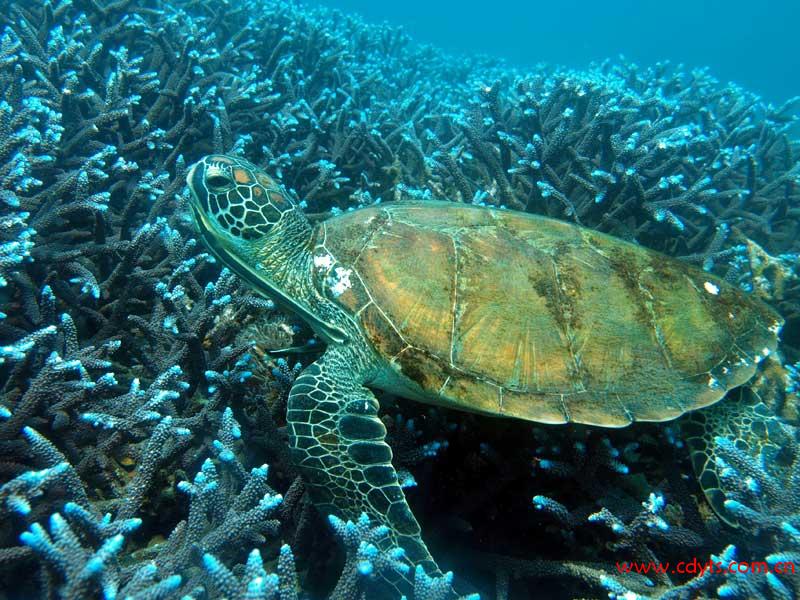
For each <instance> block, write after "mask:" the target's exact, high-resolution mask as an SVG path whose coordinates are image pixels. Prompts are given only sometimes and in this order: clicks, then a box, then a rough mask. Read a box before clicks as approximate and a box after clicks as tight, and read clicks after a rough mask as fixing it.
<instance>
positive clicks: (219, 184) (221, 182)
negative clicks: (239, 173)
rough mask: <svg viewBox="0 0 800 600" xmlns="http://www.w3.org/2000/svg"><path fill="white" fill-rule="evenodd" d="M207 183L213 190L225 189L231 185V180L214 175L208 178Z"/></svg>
mask: <svg viewBox="0 0 800 600" xmlns="http://www.w3.org/2000/svg"><path fill="white" fill-rule="evenodd" d="M206 183H207V184H208V185H209V186H211V187H212V188H224V187H228V186H229V185H230V184H231V180H230V179H228V178H227V177H224V176H222V175H212V176H211V177H207V178H206Z"/></svg>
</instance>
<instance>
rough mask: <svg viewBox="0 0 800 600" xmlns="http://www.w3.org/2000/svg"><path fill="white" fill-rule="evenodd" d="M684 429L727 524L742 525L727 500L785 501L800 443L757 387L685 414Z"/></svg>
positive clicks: (706, 488) (693, 456)
mask: <svg viewBox="0 0 800 600" xmlns="http://www.w3.org/2000/svg"><path fill="white" fill-rule="evenodd" d="M680 427H681V431H682V433H683V436H684V438H685V440H686V443H687V445H688V447H689V454H690V457H691V460H692V466H693V467H694V471H695V474H696V475H697V480H698V482H699V483H700V487H702V488H703V492H704V493H705V495H706V498H707V499H708V502H709V504H710V505H711V507H712V508H713V509H714V511H715V512H716V513H717V515H718V516H719V517H720V518H721V519H722V520H723V521H724V522H725V523H727V524H728V525H730V526H732V527H738V526H739V525H740V524H741V523H740V521H741V519H740V518H739V517H737V516H736V515H735V514H733V512H732V511H731V510H730V509H729V508H728V507H726V506H725V502H726V500H734V499H735V498H740V497H742V496H743V495H748V494H749V495H753V494H755V495H757V496H758V497H759V498H762V499H763V501H764V503H765V504H766V505H769V506H777V505H779V504H780V495H781V494H782V493H783V492H782V490H783V489H785V486H784V484H786V483H788V481H787V479H788V477H790V472H791V469H790V467H791V465H792V463H793V462H794V461H795V459H796V458H797V456H796V455H797V444H796V441H795V436H794V433H793V432H792V428H791V427H790V426H788V425H786V424H784V423H783V421H782V420H781V419H780V417H779V416H778V415H776V414H775V412H774V411H773V410H772V408H770V407H769V406H768V405H767V404H766V403H764V402H763V401H762V399H761V397H760V396H759V395H758V393H756V392H755V390H753V389H752V388H750V387H749V386H743V387H740V388H737V389H736V390H735V391H733V392H732V393H731V395H730V397H729V398H727V399H726V401H725V402H720V403H718V404H715V405H714V406H711V407H708V408H706V409H703V410H700V411H694V412H692V413H689V414H688V415H686V416H685V417H683V419H681V421H680ZM726 470H727V472H726ZM734 474H735V476H734ZM754 485H758V489H757V490H754V489H745V488H747V487H748V486H750V488H752V486H754Z"/></svg>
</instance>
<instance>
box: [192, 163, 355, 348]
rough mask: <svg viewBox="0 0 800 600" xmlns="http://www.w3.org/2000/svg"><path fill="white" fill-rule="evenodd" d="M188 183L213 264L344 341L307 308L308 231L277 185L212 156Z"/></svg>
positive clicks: (260, 174)
mask: <svg viewBox="0 0 800 600" xmlns="http://www.w3.org/2000/svg"><path fill="white" fill-rule="evenodd" d="M186 183H187V184H188V186H189V191H190V192H191V193H190V201H189V204H190V205H191V209H192V213H193V215H194V218H195V222H196V225H197V228H198V230H199V232H200V237H201V238H202V240H203V241H204V242H205V243H206V245H207V246H208V247H209V248H210V249H211V251H212V252H213V253H214V254H215V255H216V256H217V258H219V259H220V260H221V261H222V262H223V263H224V264H225V265H227V266H228V267H229V268H230V269H231V270H232V271H233V272H235V273H236V274H237V275H239V276H240V277H241V278H242V279H244V280H245V281H246V282H247V283H249V284H250V285H251V286H252V287H253V288H254V289H256V290H257V291H259V292H261V293H263V294H266V295H268V296H269V297H271V298H273V299H274V300H276V301H277V302H278V303H279V304H281V305H282V306H284V307H285V308H288V309H289V310H292V311H294V312H296V313H298V314H300V316H301V317H303V318H305V319H306V321H308V322H309V323H311V324H312V326H313V327H314V329H315V330H316V331H317V332H318V333H320V335H322V336H323V337H325V338H326V339H329V340H336V341H339V340H341V339H343V337H344V336H343V333H342V332H341V331H340V330H338V329H337V328H336V327H335V326H334V325H333V324H331V323H328V322H326V321H325V320H324V318H322V317H321V316H320V315H318V314H316V312H317V310H318V307H317V308H315V307H314V306H312V304H311V303H310V301H311V299H312V298H313V289H312V283H311V273H310V270H309V269H307V268H306V265H307V264H310V263H309V261H310V260H311V259H310V256H311V255H310V244H311V239H312V229H311V225H310V224H309V222H308V220H307V219H306V217H305V215H303V213H302V211H301V210H300V209H299V208H298V207H297V206H295V204H294V203H293V202H292V201H291V200H290V199H289V196H288V195H287V194H286V192H285V191H283V189H281V186H280V185H278V183H277V182H276V181H275V180H273V179H272V178H271V177H269V175H267V174H266V173H265V172H264V171H263V170H261V169H259V168H258V167H257V166H255V165H254V164H252V163H249V162H247V161H246V160H244V159H241V158H239V157H236V156H226V155H223V154H211V155H209V156H206V157H204V158H202V159H201V160H200V161H198V162H197V163H196V164H195V165H194V166H193V167H192V168H191V169H190V171H189V174H188V175H187V177H186Z"/></svg>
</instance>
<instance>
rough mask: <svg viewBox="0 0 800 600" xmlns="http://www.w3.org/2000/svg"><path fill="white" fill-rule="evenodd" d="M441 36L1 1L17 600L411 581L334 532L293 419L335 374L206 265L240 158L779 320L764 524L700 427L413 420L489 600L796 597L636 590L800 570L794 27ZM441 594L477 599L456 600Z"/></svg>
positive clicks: (763, 12)
mask: <svg viewBox="0 0 800 600" xmlns="http://www.w3.org/2000/svg"><path fill="white" fill-rule="evenodd" d="M643 4H645V3H643ZM336 6H339V7H340V8H341V9H336V8H331V7H336ZM413 6H414V5H413V4H412V5H406V6H405V10H406V11H407V12H406V13H399V12H397V11H395V10H394V9H393V7H386V6H384V7H383V8H382V10H381V11H378V10H377V7H378V5H377V4H375V5H373V4H365V3H362V4H361V5H354V4H345V3H343V2H342V3H340V4H335V3H331V4H330V5H326V6H320V5H314V4H304V3H295V2H286V1H280V2H277V1H276V2H273V1H268V0H243V1H233V0H231V1H225V0H170V1H166V0H26V1H24V2H22V1H21V2H9V1H8V0H2V1H0V183H1V185H0V311H2V313H1V314H0V385H1V386H2V387H0V449H1V450H2V460H0V513H2V515H0V595H2V597H8V598H75V599H79V598H198V599H199V598H222V597H225V598H280V599H281V600H289V599H291V598H325V597H330V598H334V599H354V598H379V597H383V595H384V594H385V592H386V589H385V586H384V585H383V584H382V578H381V577H382V575H383V574H384V572H387V571H391V570H393V569H398V568H400V567H399V566H398V564H397V560H396V555H393V554H392V553H391V551H390V550H385V548H384V546H382V545H381V539H382V535H383V532H382V531H380V528H376V527H372V526H371V525H370V524H369V523H365V522H359V523H350V524H346V523H343V522H341V521H337V520H336V519H328V515H322V514H318V513H317V511H316V510H315V509H314V508H313V506H312V504H311V502H310V500H309V498H308V495H307V493H306V491H305V488H304V484H303V481H302V479H301V478H300V477H299V476H298V473H297V472H296V470H295V468H294V466H293V465H292V463H291V461H290V460H289V457H288V444H287V434H286V427H285V425H286V422H285V408H286V399H287V394H288V390H289V388H290V387H291V385H292V383H293V381H294V379H295V378H296V377H297V375H298V374H299V372H300V370H301V369H302V368H303V366H305V365H307V364H309V362H311V361H313V360H314V359H315V358H316V355H314V354H308V355H306V354H303V355H299V356H298V355H287V356H284V357H274V356H272V355H271V354H269V351H270V350H273V349H278V348H286V347H289V346H300V345H303V344H304V343H306V342H307V341H308V340H309V339H311V338H312V332H311V331H309V329H308V328H307V327H306V326H305V325H304V324H303V323H302V322H301V321H299V320H298V319H297V318H296V317H294V316H292V315H290V314H287V313H284V312H282V311H281V310H279V309H278V308H277V307H276V306H275V305H274V304H273V303H272V302H271V301H269V300H266V299H264V298H262V297H261V296H258V295H256V294H254V293H253V292H251V291H250V290H249V289H248V288H247V287H246V286H244V285H243V284H242V283H241V282H240V281H239V280H238V279H237V278H236V277H235V276H234V275H233V274H232V273H231V272H229V271H228V270H227V269H225V268H224V267H223V266H222V265H220V264H218V263H217V262H216V261H215V260H214V259H213V257H211V256H210V255H209V254H208V253H207V251H206V249H205V248H203V247H202V245H201V244H200V243H199V242H198V241H197V239H196V237H195V236H196V233H195V229H194V226H193V223H192V220H191V216H190V214H189V210H188V205H187V199H188V196H187V194H188V192H187V190H186V185H185V177H186V173H187V170H188V168H189V167H190V166H191V165H192V164H193V163H194V162H195V161H196V160H198V159H199V158H201V157H202V156H204V155H206V154H209V153H212V152H218V153H228V154H234V155H240V156H242V157H245V158H247V159H248V160H250V161H252V162H254V163H256V164H258V165H260V166H262V167H264V169H265V170H266V171H267V172H268V173H270V174H271V175H272V176H273V177H275V178H276V179H278V180H279V181H280V182H281V183H282V184H283V185H284V186H285V187H286V188H287V190H288V191H289V193H290V194H292V195H293V196H295V197H296V199H297V200H298V201H299V202H301V206H302V207H303V208H304V210H305V211H306V212H307V213H308V214H309V215H310V216H311V217H312V218H315V219H321V218H325V217H328V216H332V215H336V214H340V213H341V212H343V211H347V210H351V209H355V208H358V207H361V206H367V205H371V204H374V203H376V202H393V201H398V200H409V199H416V200H425V199H436V200H449V201H453V202H464V203H471V204H478V205H492V206H503V207H506V208H508V209H514V210H520V211H527V212H530V213H535V214H541V215H546V216H550V217H553V218H558V219H562V220H566V221H570V222H576V223H580V224H582V225H584V226H586V227H590V228H593V229H596V230H599V231H602V232H605V233H609V234H611V235H614V236H617V237H619V238H622V239H626V240H629V241H635V242H637V243H640V244H642V245H645V246H647V247H649V248H652V249H655V250H658V251H661V252H664V253H666V254H669V255H672V256H675V257H679V258H681V259H682V260H684V261H687V262H688V263H690V264H694V265H696V266H698V267H700V268H703V269H705V270H706V271H708V272H712V273H714V274H716V275H718V276H720V277H723V278H725V279H726V280H727V281H728V282H730V283H732V284H735V285H737V286H739V287H740V288H741V289H743V290H746V291H747V292H749V293H751V294H754V295H756V296H757V297H758V298H760V299H762V300H764V301H765V302H767V303H769V304H770V305H771V306H773V307H774V308H775V309H776V310H778V311H779V312H780V313H781V315H782V316H783V317H784V319H785V320H786V324H785V326H784V328H783V332H782V336H781V338H782V343H781V347H780V352H779V353H778V355H776V356H773V357H771V358H769V359H768V360H765V361H764V365H763V368H762V370H761V373H760V374H759V376H758V377H757V381H756V382H755V385H754V388H755V389H756V391H757V393H758V394H759V395H760V397H761V399H762V401H763V402H764V403H765V405H767V406H768V407H769V408H770V410H771V411H773V412H774V413H776V414H778V415H779V417H780V419H781V422H782V427H783V428H784V430H785V431H788V432H790V433H791V436H790V437H789V438H788V439H787V440H785V442H784V447H783V448H782V449H781V452H780V456H775V455H770V456H755V457H754V456H751V455H749V454H747V453H745V452H742V451H741V449H740V448H738V447H737V446H736V445H735V444H732V443H731V442H730V441H729V440H726V439H717V440H714V442H715V444H716V445H717V448H716V452H717V455H718V456H719V457H720V460H721V461H723V463H724V465H723V466H724V469H723V473H724V477H725V487H726V491H727V492H728V499H729V503H728V505H727V508H728V509H729V510H730V511H731V512H732V513H733V514H734V515H735V516H736V519H737V520H738V523H739V527H735V528H734V527H729V526H727V525H725V524H723V523H722V522H721V521H720V519H719V518H718V517H717V516H716V515H715V514H714V512H713V511H712V510H711V509H710V507H709V506H708V504H707V502H706V500H705V498H704V496H703V493H702V490H701V489H700V488H699V486H698V484H697V483H696V481H695V478H694V475H693V471H692V465H691V463H690V461H689V458H688V452H687V450H686V448H685V444H684V442H683V440H682V439H681V438H680V435H679V431H678V429H677V428H675V427H672V426H670V425H669V424H661V425H658V424H636V425H635V426H632V427H628V428H625V429H622V430H613V431H611V430H601V429H592V428H587V427H568V428H553V427H546V426H536V425H533V424H530V423H522V422H515V421H499V420H496V419H492V418H489V417H480V416H476V415H470V414H464V413H457V412H451V411H446V410H443V409H434V408H430V407H426V406H423V405H419V404H416V403H412V402H409V401H406V400H404V399H402V398H398V397H394V396H392V395H390V394H382V395H381V396H380V400H381V404H382V415H383V421H384V423H385V425H386V428H387V430H388V432H389V433H388V441H389V443H390V445H391V446H392V449H393V452H394V463H395V466H396V467H397V468H398V471H399V474H400V479H401V482H402V483H403V485H404V486H405V487H406V495H407V498H408V500H409V503H410V505H411V507H412V508H413V510H414V513H415V514H416V516H417V518H418V519H419V521H420V523H421V525H422V530H423V536H424V538H425V540H426V542H427V543H428V545H429V548H430V549H431V552H432V554H433V555H434V556H435V557H436V558H437V560H438V562H439V565H440V566H441V567H443V569H445V570H452V571H453V572H454V573H455V586H456V589H457V590H458V591H459V593H465V594H466V593H480V595H481V597H482V598H512V599H517V598H606V597H612V598H694V597H726V598H742V599H750V598H756V599H759V598H764V599H777V598H780V599H784V598H795V597H797V596H798V591H800V574H796V573H788V574H787V573H782V574H777V573H773V572H770V573H767V572H766V570H765V571H764V572H759V573H754V572H748V573H727V572H721V573H710V574H706V575H704V576H694V575H693V574H677V573H653V572H651V573H647V574H641V573H622V572H620V570H619V569H618V568H617V565H618V564H619V563H621V562H629V561H645V562H647V561H671V562H673V563H674V562H676V561H679V560H691V559H692V558H694V557H696V558H697V559H698V561H701V562H703V561H707V560H709V559H713V560H715V561H717V560H719V561H729V560H740V561H755V562H759V563H760V562H761V561H763V563H764V564H765V565H775V564H776V563H782V562H792V561H795V562H796V561H800V464H798V460H797V459H798V456H797V447H796V429H795V427H796V425H797V419H798V413H797V401H798V398H797V394H798V391H800V279H799V278H798V271H800V265H799V264H798V260H799V259H798V255H799V254H800V239H798V235H799V234H800V162H798V153H799V152H800V143H799V142H798V135H799V134H798V129H797V114H798V106H800V99H798V98H797V97H795V96H796V95H797V94H798V93H800V89H798V87H797V86H798V78H797V76H796V73H798V72H800V71H798V64H797V61H798V53H797V52H796V42H795V38H793V37H792V35H793V32H792V29H793V28H795V29H796V24H797V22H798V21H797V11H798V7H797V5H796V4H795V3H790V2H784V3H779V2H774V3H760V4H756V5H753V4H746V3H743V2H734V3H724V4H723V3H708V4H705V5H703V6H701V7H700V8H697V7H695V6H694V5H690V4H689V3H682V2H677V3H670V5H669V7H664V5H662V4H660V3H659V4H657V3H652V4H649V3H647V8H648V10H649V12H648V13H647V14H649V15H650V17H649V18H645V16H646V14H645V13H644V9H643V8H641V7H639V8H636V6H637V4H635V3H619V4H618V5H615V6H609V7H606V6H604V5H603V4H600V3H597V4H589V3H569V4H566V5H563V7H562V8H561V9H560V10H559V9H557V8H556V4H555V3H554V4H553V5H551V6H546V7H545V6H532V7H525V8H524V10H522V12H521V13H520V10H521V9H520V7H516V8H515V7H513V6H510V7H509V8H508V9H507V10H504V9H503V7H502V3H500V4H494V5H491V4H489V5H487V4H483V5H480V4H475V5H474V7H472V6H471V5H468V4H459V5H458V6H456V5H451V6H450V7H449V8H447V9H446V10H445V9H444V8H443V7H442V5H439V6H435V5H428V6H424V7H420V8H418V9H416V10H417V12H416V14H415V15H412V16H409V12H410V11H411V7H413ZM398 7H399V8H402V7H400V6H399V5H398ZM398 7H394V8H395V9H396V8H398ZM426 11H427V12H426ZM478 11H484V12H483V13H479V12H478ZM561 11H565V12H561ZM659 11H668V15H667V17H666V18H664V19H661V18H660V16H661V15H660V12H659ZM357 12H363V13H364V14H365V15H366V17H365V18H366V19H367V20H364V19H362V18H361V17H359V16H357V14H356V13H357ZM420 14H422V15H423V16H424V18H421V17H420ZM501 15H503V18H502V19H501V18H500V17H501ZM565 15H566V16H565ZM700 15H702V16H703V19H701V18H700ZM534 18H535V19H536V20H538V25H537V27H538V28H540V29H534V28H532V25H531V23H532V22H533V21H534ZM383 19H386V20H388V21H389V24H376V23H377V22H378V21H380V20H383ZM500 20H503V21H504V22H510V23H516V25H517V26H516V27H511V26H510V25H509V27H510V29H502V28H495V29H493V28H492V23H498V22H499V21H500ZM654 22H658V24H659V25H658V27H656V29H648V28H651V27H654V25H653V23H654ZM400 23H405V24H406V25H407V30H404V29H402V28H400V27H399V26H398V25H399V24H400ZM558 23H562V24H564V23H566V24H564V25H557V24H558ZM569 23H572V24H573V25H574V26H572V27H570V26H569ZM445 24H446V25H445ZM523 24H524V27H523ZM682 24H683V25H685V26H686V27H685V29H682ZM451 25H453V27H451ZM567 29H569V35H567V34H565V33H563V32H564V31H566V30H567ZM632 31H635V33H636V34H635V35H634V34H633V33H632ZM409 32H413V33H414V36H415V37H414V38H412V37H411V36H410V34H409ZM504 32H511V33H504ZM648 32H651V33H648ZM437 36H439V37H437ZM670 40H671V43H670ZM650 41H652V43H649V42H650ZM420 42H425V43H422V44H421V43H420ZM629 42H630V43H629ZM442 48H444V50H443V49H442ZM734 48H738V53H734V52H733V49H734ZM476 52H479V53H482V54H483V55H484V56H478V55H477V54H475V53H476ZM620 52H622V53H623V54H624V55H626V56H628V57H629V59H630V60H628V59H623V58H620V57H618V54H619V53H620ZM667 59H669V60H671V61H672V62H670V63H668V62H665V61H666V60H667ZM540 61H546V62H547V63H548V64H549V65H550V66H548V65H544V64H539V63H540ZM591 61H594V62H591ZM681 62H682V63H685V64H684V65H680V63H681ZM559 65H563V66H559ZM704 67H709V68H704ZM728 81H732V82H733V83H728ZM747 393H752V392H749V391H747V390H745V391H742V390H735V391H733V392H731V393H730V394H729V395H730V398H727V399H726V400H724V401H723V402H736V401H738V400H739V399H740V398H739V397H740V395H744V394H747ZM267 465H268V466H267ZM379 548H380V550H379ZM415 587H416V589H414V590H410V591H409V600H411V598H412V597H413V598H417V599H423V598H424V599H426V600H428V599H438V598H447V597H450V592H449V587H450V586H449V580H448V579H441V580H437V579H429V578H427V577H425V576H424V575H423V576H418V577H417V581H416V586H415Z"/></svg>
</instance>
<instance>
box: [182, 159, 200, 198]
mask: <svg viewBox="0 0 800 600" xmlns="http://www.w3.org/2000/svg"><path fill="white" fill-rule="evenodd" d="M201 162H202V161H198V162H196V163H194V164H193V165H192V166H191V168H190V169H189V172H188V173H187V174H186V185H188V186H189V190H190V191H191V192H192V194H194V195H197V193H196V192H195V190H196V189H197V188H196V187H195V182H196V181H197V180H196V178H195V176H196V173H197V170H198V169H197V168H198V167H199V166H200V163H201Z"/></svg>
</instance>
